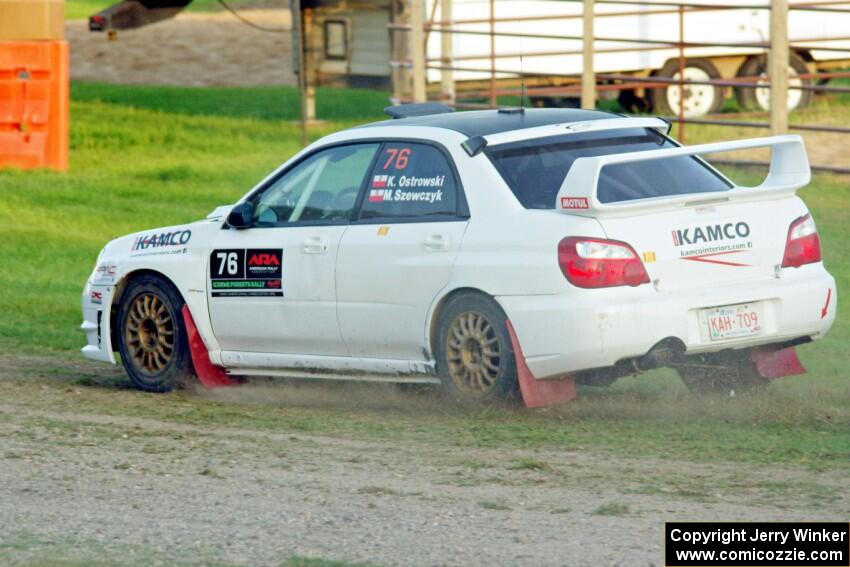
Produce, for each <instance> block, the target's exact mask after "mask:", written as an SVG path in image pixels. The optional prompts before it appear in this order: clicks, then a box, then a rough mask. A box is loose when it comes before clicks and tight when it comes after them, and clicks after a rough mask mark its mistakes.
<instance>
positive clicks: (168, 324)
mask: <svg viewBox="0 0 850 567" xmlns="http://www.w3.org/2000/svg"><path fill="white" fill-rule="evenodd" d="M124 333H125V337H126V339H127V349H128V350H129V351H130V356H131V357H132V358H133V365H134V366H135V367H136V368H138V369H139V370H141V371H142V372H144V373H146V374H158V373H159V372H161V371H162V369H163V368H165V367H166V366H168V363H169V362H170V361H171V357H172V356H173V355H174V321H173V320H172V318H171V313H169V311H168V308H167V307H166V306H165V303H164V302H163V301H162V299H160V298H159V297H157V296H156V295H155V294H153V293H150V292H147V293H142V294H141V295H139V296H137V297H136V299H134V300H133V304H132V305H131V306H130V311H129V313H128V314H127V323H126V328H125V329H124Z"/></svg>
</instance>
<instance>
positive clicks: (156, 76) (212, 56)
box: [65, 10, 296, 87]
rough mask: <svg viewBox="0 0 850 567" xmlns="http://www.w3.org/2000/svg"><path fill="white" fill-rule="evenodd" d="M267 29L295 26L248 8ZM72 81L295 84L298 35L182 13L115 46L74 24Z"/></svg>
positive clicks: (221, 16)
mask: <svg viewBox="0 0 850 567" xmlns="http://www.w3.org/2000/svg"><path fill="white" fill-rule="evenodd" d="M244 17H246V18H248V19H249V20H250V21H251V22H254V23H256V24H259V25H261V26H265V27H267V28H272V29H277V28H289V26H290V24H291V21H290V16H289V10H247V11H245V14H244ZM65 36H66V38H67V39H68V41H69V42H70V44H71V79H73V80H81V81H98V82H104V83H122V84H134V85H177V86H190V87H209V86H255V85H294V84H295V83H296V77H295V75H294V74H293V73H292V38H291V34H289V33H266V32H262V31H258V30H256V29H254V28H251V27H248V26H246V25H244V24H242V23H240V22H239V21H238V20H236V18H235V17H234V16H233V15H232V14H230V13H226V12H225V13H212V14H180V15H178V16H177V17H176V18H174V19H171V20H166V21H164V22H160V23H158V24H155V25H151V26H147V27H144V28H140V29H137V30H130V31H124V32H119V33H118V36H117V38H116V39H115V40H113V41H109V40H108V39H107V37H106V35H105V34H103V33H92V32H89V31H88V27H87V22H85V21H70V22H68V23H66V25H65Z"/></svg>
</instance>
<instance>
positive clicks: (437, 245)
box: [425, 234, 449, 252]
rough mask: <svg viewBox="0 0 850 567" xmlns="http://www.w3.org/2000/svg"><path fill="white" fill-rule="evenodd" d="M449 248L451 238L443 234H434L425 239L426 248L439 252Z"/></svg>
mask: <svg viewBox="0 0 850 567" xmlns="http://www.w3.org/2000/svg"><path fill="white" fill-rule="evenodd" d="M448 249H449V239H448V237H446V236H443V235H442V234H432V235H431V236H429V237H428V238H426V239H425V250H431V251H434V252H437V251H439V250H448Z"/></svg>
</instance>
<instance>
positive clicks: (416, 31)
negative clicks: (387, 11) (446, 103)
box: [410, 0, 427, 102]
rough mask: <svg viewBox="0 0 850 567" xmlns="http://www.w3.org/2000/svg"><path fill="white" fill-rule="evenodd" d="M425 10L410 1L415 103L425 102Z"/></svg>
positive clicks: (415, 2)
mask: <svg viewBox="0 0 850 567" xmlns="http://www.w3.org/2000/svg"><path fill="white" fill-rule="evenodd" d="M424 20H425V8H424V6H423V4H422V0H410V59H411V63H412V65H413V102H425V101H426V100H427V95H426V93H425V29H424V27H425V21H424Z"/></svg>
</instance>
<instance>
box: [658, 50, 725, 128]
mask: <svg viewBox="0 0 850 567" xmlns="http://www.w3.org/2000/svg"><path fill="white" fill-rule="evenodd" d="M684 75H685V79H686V80H687V79H690V80H692V81H709V80H712V79H719V78H720V73H719V72H718V71H717V67H715V66H714V64H713V63H712V62H711V61H709V60H708V59H685V73H684ZM655 76H656V77H662V78H665V79H678V78H679V60H678V59H671V60H670V61H668V62H667V64H665V65H664V67H662V68H661V70H660V71H658V73H657V74H656V75H655ZM682 90H684V91H685V92H684V97H685V102H684V107H685V108H684V110H685V116H686V117H691V118H693V117H697V116H705V115H706V114H714V113H716V112H719V111H720V107H721V106H723V87H716V86H714V85H694V84H691V85H685V86H684V89H681V88H680V87H679V85H671V86H669V87H659V88H656V89H650V90H649V99H650V102H651V103H652V108H653V110H654V111H655V112H656V113H658V114H664V115H669V116H677V115H678V114H679V105H680V100H681V96H682Z"/></svg>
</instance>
